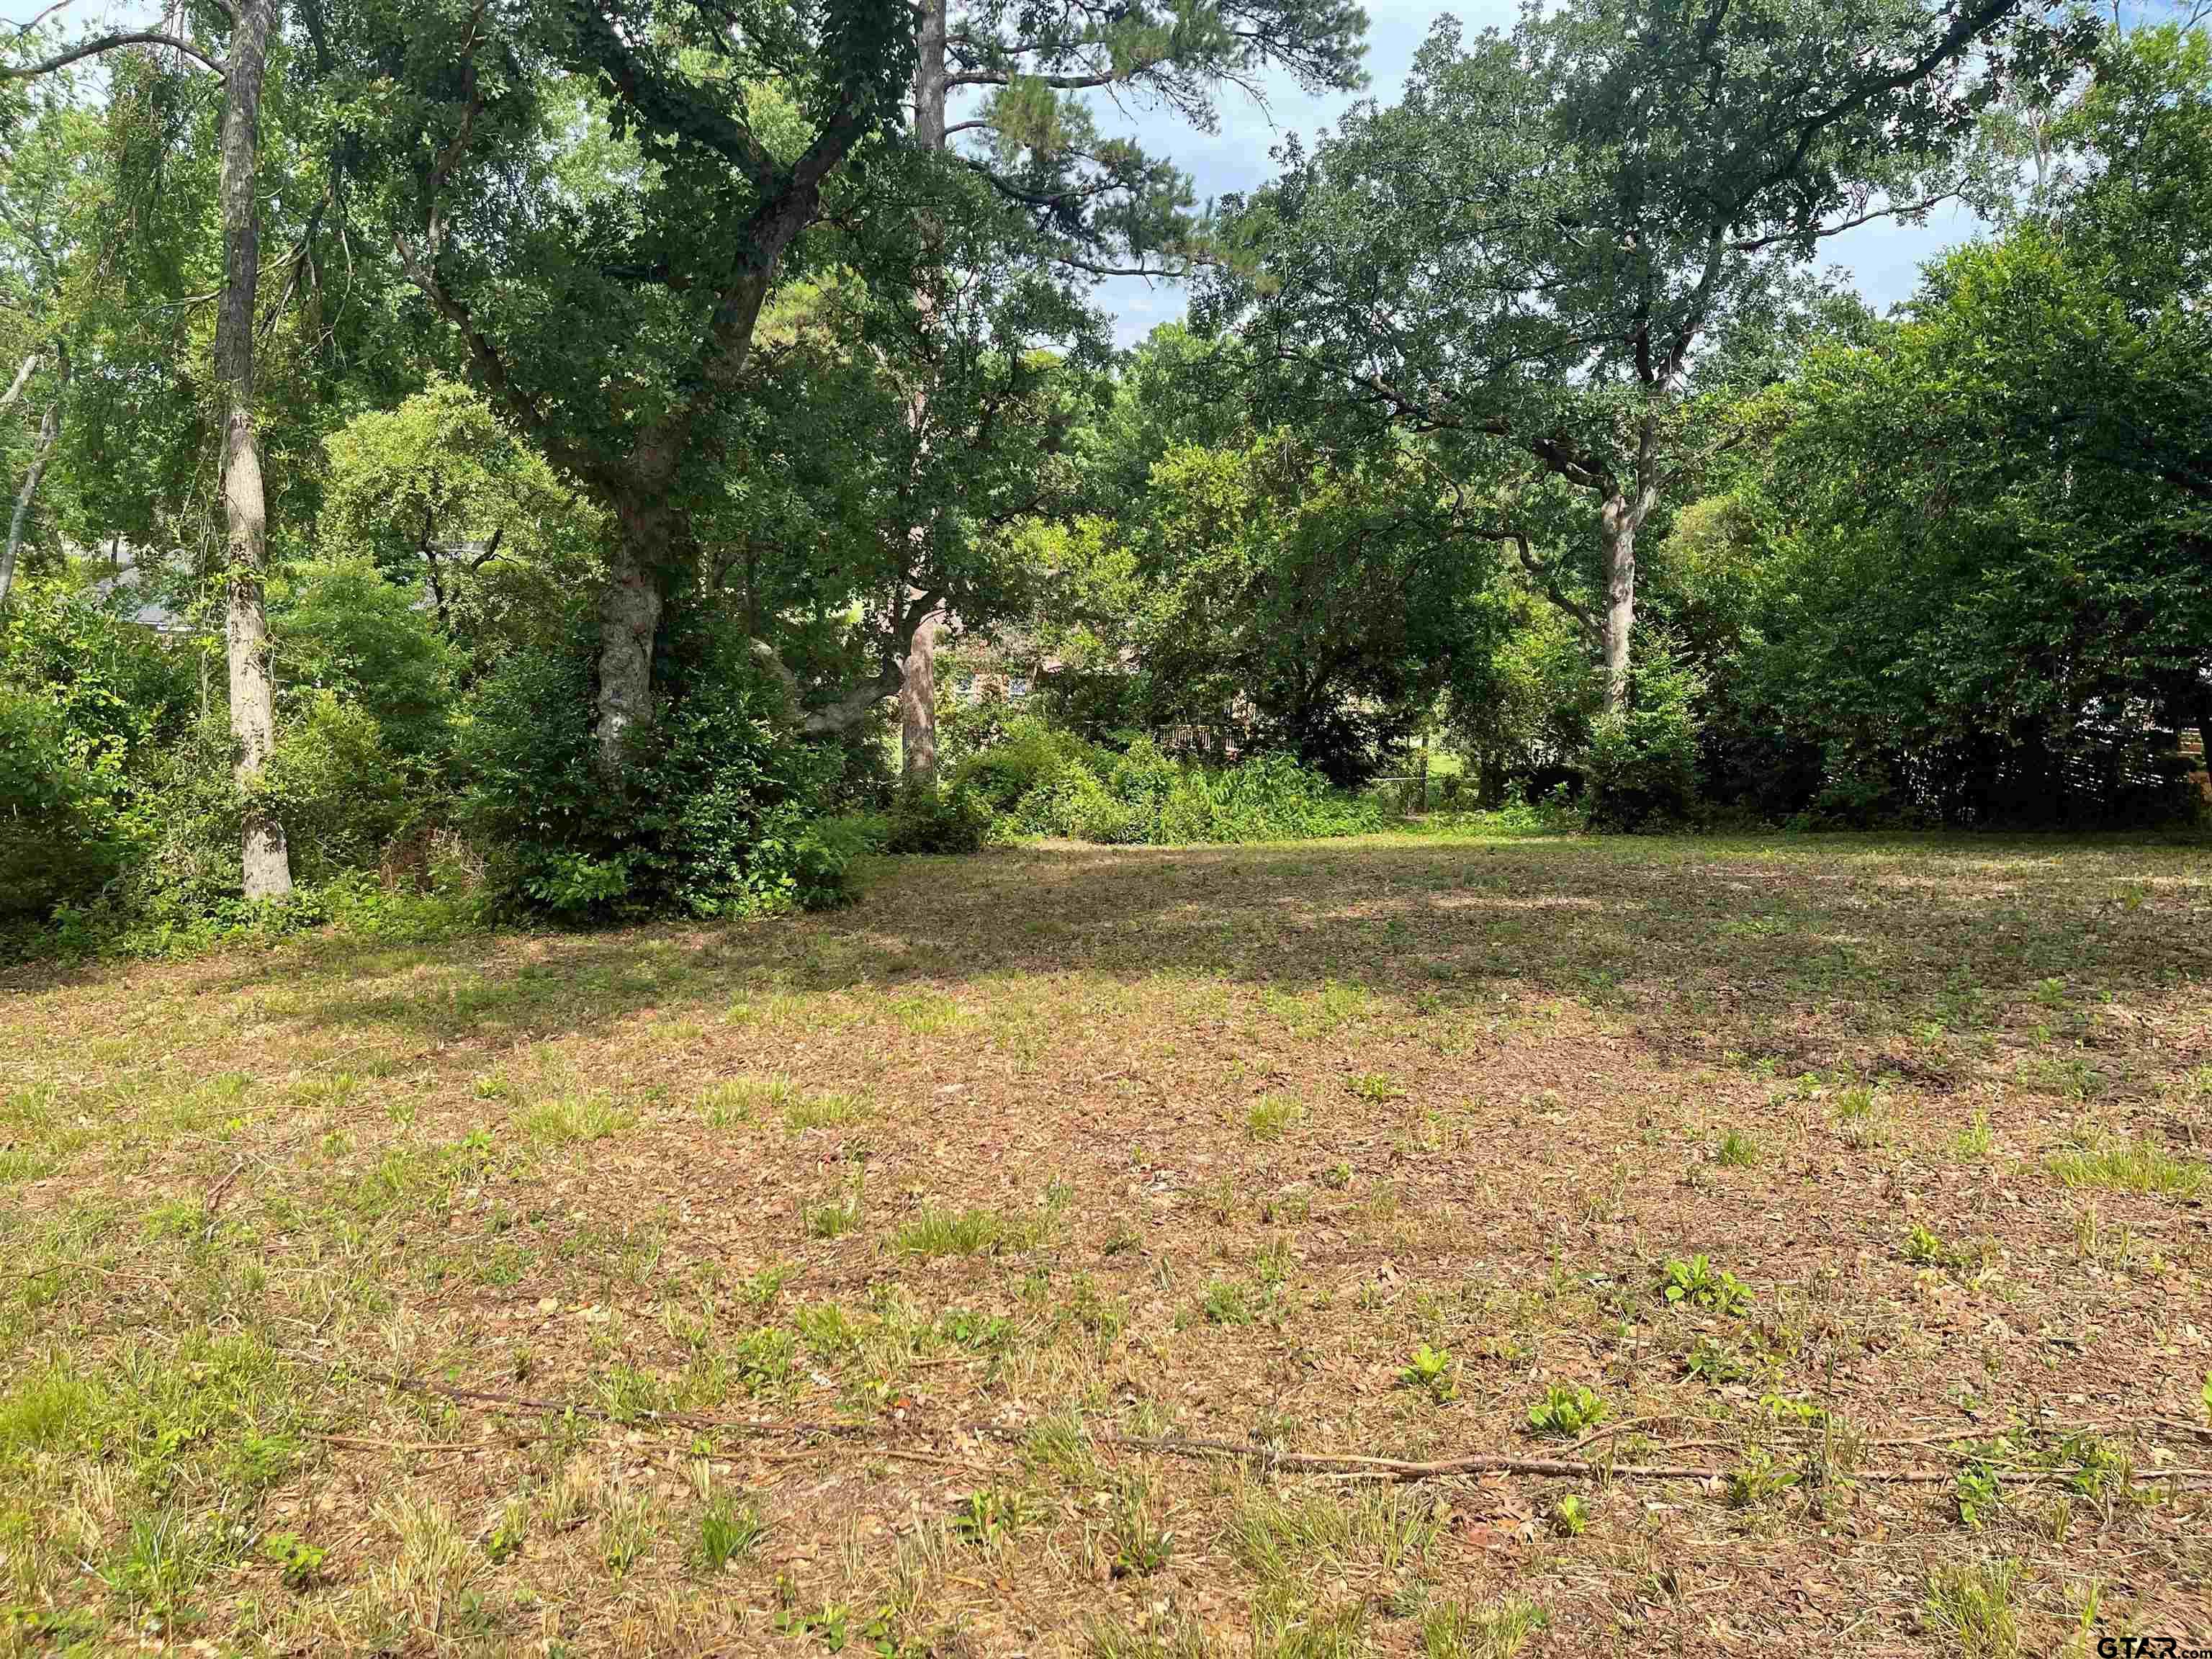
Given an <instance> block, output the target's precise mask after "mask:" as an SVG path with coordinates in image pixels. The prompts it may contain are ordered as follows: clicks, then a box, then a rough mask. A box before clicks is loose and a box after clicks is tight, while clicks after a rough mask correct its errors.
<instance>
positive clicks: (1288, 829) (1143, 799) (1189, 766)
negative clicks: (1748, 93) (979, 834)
mask: <svg viewBox="0 0 2212 1659" xmlns="http://www.w3.org/2000/svg"><path fill="white" fill-rule="evenodd" d="M984 758H985V757H977V759H978V761H979V762H981V760H983V759H984ZM1383 823H1384V818H1383V811H1382V809H1381V808H1380V807H1379V806H1377V805H1376V804H1375V803H1374V802H1373V801H1370V800H1365V799H1361V798H1360V797H1358V796H1355V795H1351V794H1347V793H1344V792H1343V791H1340V790H1338V789H1336V788H1334V787H1332V786H1331V785H1330V784H1329V782H1328V779H1326V778H1324V777H1322V775H1321V774H1319V773H1318V772H1315V771H1311V770H1310V769H1307V768H1305V767H1304V766H1301V765H1300V764H1299V763H1297V761H1296V760H1294V759H1292V758H1291V757H1289V756H1287V755H1255V756H1253V757H1249V758H1248V759H1245V760H1243V761H1240V762H1238V763H1237V764H1236V765H1234V766H1227V767H1218V768H1212V767H1205V766H1200V765H1198V764H1196V763H1192V762H1188V761H1180V760H1176V759H1174V758H1172V757H1170V756H1168V755H1167V754H1165V753H1164V752H1163V751H1162V750H1160V749H1159V748H1158V746H1157V745H1155V744H1153V743H1152V741H1151V740H1150V739H1148V738H1140V739H1139V740H1138V741H1137V742H1135V743H1133V744H1131V745H1130V747H1129V750H1128V751H1127V753H1126V754H1124V755H1121V756H1120V757H1115V758H1113V759H1111V760H1109V761H1106V762H1104V763H1103V764H1097V765H1093V764H1086V763H1084V762H1083V761H1081V760H1079V759H1077V758H1075V757H1072V756H1063V757H1062V758H1061V761H1060V764H1059V765H1058V766H1057V767H1056V768H1055V769H1053V770H1052V771H1051V772H1050V773H1049V775H1048V776H1046V778H1045V779H1044V781H1042V782H1040V783H1038V784H1037V785H1036V786H1035V787H1032V788H1030V790H1028V791H1027V792H1026V793H1024V794H1023V795H1022V796H1021V797H1020V798H1019V799H1018V800H1016V801H1015V802H1014V804H1013V805H1012V808H1011V809H1010V810H1007V811H1005V812H1004V813H1003V815H1002V817H1001V820H1000V827H1001V829H1003V830H1005V831H1009V832H1011V833H1012V834H1015V835H1032V836H1068V837H1070V838H1072V839H1074V840H1077V841H1091V842H1101V843H1103V844H1106V845H1109V846H1139V845H1144V846H1175V845H1187V844H1193V843H1200V842H1261V841H1304V840H1310V839H1314V838H1316V837H1322V836H1357V835H1370V834H1373V833H1375V832H1376V831H1377V830H1379V829H1382V828H1383Z"/></svg>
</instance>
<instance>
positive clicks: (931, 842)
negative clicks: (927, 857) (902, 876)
mask: <svg viewBox="0 0 2212 1659" xmlns="http://www.w3.org/2000/svg"><path fill="white" fill-rule="evenodd" d="M990 829H991V814H990V811H989V809H988V808H987V807H986V806H985V805H983V804H982V802H981V801H980V800H978V799H976V798H975V795H974V794H973V793H970V792H969V791H968V790H967V789H964V788H952V789H945V790H936V789H922V788H908V789H902V790H901V791H900V792H899V796H898V799H897V800H896V802H895V803H894V804H893V805H892V807H891V812H890V818H889V820H888V821H887V823H886V826H885V834H884V851H885V852H889V853H973V852H975V850H976V849H977V848H981V846H982V844H983V840H984V837H985V836H987V835H988V834H989V833H990Z"/></svg>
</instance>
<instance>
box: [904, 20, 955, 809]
mask: <svg viewBox="0 0 2212 1659" xmlns="http://www.w3.org/2000/svg"><path fill="white" fill-rule="evenodd" d="M947 3H948V0H921V17H920V21H919V22H918V23H917V24H916V26H915V49H916V57H917V62H916V64H915V76H914V136H915V143H918V144H920V145H921V147H922V148H923V149H929V150H941V149H944V148H945V8H946V5H947ZM923 313H924V314H923V317H922V326H923V328H924V329H925V330H927V327H928V325H929V323H930V320H931V319H930V317H929V315H928V307H927V301H925V302H924V307H923ZM925 413H926V405H925V404H921V403H919V402H918V403H917V406H916V408H915V422H916V423H917V424H919V423H920V422H921V419H922V418H923V416H924V415H925ZM938 623H939V618H938V617H936V616H930V617H925V618H923V620H922V623H921V627H919V628H917V629H915V631H914V638H913V640H912V641H911V642H910V643H909V644H908V647H907V652H906V666H905V670H904V671H903V673H902V676H901V678H900V682H899V775H900V777H901V779H902V781H904V782H905V783H906V784H907V785H908V787H912V788H919V789H934V788H936V787H937V630H938Z"/></svg>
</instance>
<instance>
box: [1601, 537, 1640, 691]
mask: <svg viewBox="0 0 2212 1659" xmlns="http://www.w3.org/2000/svg"><path fill="white" fill-rule="evenodd" d="M1636 530H1637V523H1636V520H1635V518H1634V516H1633V515H1632V513H1631V512H1630V510H1629V505H1628V503H1627V501H1625V500H1623V499H1622V498H1621V497H1620V496H1619V495H1608V496H1607V497H1606V500H1605V502H1604V505H1603V506H1601V507H1600V508H1599V509H1598V536H1599V539H1600V541H1601V544H1602V545H1603V547H1604V550H1605V617H1604V622H1605V627H1604V632H1603V638H1604V647H1605V711H1606V713H1607V714H1626V713H1627V712H1628V672H1629V647H1630V645H1631V643H1632V641H1631V635H1632V633H1633V632H1634V630H1635V627H1636Z"/></svg>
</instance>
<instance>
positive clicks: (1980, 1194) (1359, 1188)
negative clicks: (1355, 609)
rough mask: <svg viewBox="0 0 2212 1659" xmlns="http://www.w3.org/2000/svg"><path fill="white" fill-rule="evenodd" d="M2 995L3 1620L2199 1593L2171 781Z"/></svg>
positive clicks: (1801, 1633)
mask: <svg viewBox="0 0 2212 1659" xmlns="http://www.w3.org/2000/svg"><path fill="white" fill-rule="evenodd" d="M0 988H4V994H0V1079H4V1085H0V1270H4V1271H0V1651H5V1650H15V1649H27V1650H45V1649H46V1648H47V1647H49V1646H64V1645H66V1644H69V1643H70V1642H71V1641H77V1640H82V1641H89V1642H90V1643H92V1644H94V1646H95V1647H116V1646H130V1645H133V1644H136V1643H137V1642H138V1641H139V1640H140V1639H141V1638H144V1637H147V1636H149V1635H150V1636H155V1637H159V1636H162V1635H169V1636H172V1637H173V1638H174V1639H175V1640H177V1641H178V1642H179V1644H191V1643H194V1642H204V1643H207V1644H212V1646H213V1648H214V1649H215V1650H222V1651H232V1650H245V1651H249V1652H262V1651H266V1652H289V1653H301V1654H307V1653H313V1654H324V1653H338V1652H348V1651H351V1652H407V1653H428V1652H434V1651H435V1652H441V1653H443V1652H453V1653H514V1654H533V1655H537V1654H544V1655H557V1654H561V1653H564V1652H565V1653H570V1654H578V1655H581V1654H599V1653H647V1652H659V1653H687V1654H688V1653H696V1652H703V1651H721V1652H745V1653H750V1652H758V1651H770V1652H775V1651H790V1652H793V1653H821V1652H828V1651H832V1650H839V1649H841V1648H842V1650H845V1651H848V1652H876V1651H883V1652H892V1653H913V1654H923V1653H933V1654H943V1655H953V1654H976V1655H985V1654H991V1655H997V1654H1013V1653H1026V1654H1030V1655H1037V1656H1043V1655H1055V1654H1062V1653H1091V1654H1097V1655H1100V1656H1125V1655H1137V1654H1146V1653H1161V1654H1170V1655H1178V1656H1182V1655H1198V1654H1206V1653H1219V1654H1223V1655H1245V1654H1258V1655H1270V1656H1285V1659H1287V1656H1316V1659H1319V1656H1334V1655H1358V1654H1364V1653H1370V1652H1371V1653H1377V1654H1409V1653H1410V1654H1420V1655H1425V1656H1431V1659H1456V1656H1467V1659H1477V1656H1480V1659H1503V1656H1506V1655H1510V1654H1514V1653H1524V1654H1529V1655H1541V1654H1553V1655H1568V1654H1573V1655H1581V1654H1594V1653H1620V1654H1645V1653H1652V1652H1668V1653H1697V1654H1723V1653H1738V1652H1757V1651H1787V1652H1802V1653H1819V1654H1828V1653H1852V1654H1859V1653H1866V1654H1875V1653H1881V1654H1891V1653H1896V1654H1905V1653H1912V1654H1917V1653H1923V1652H1943V1653H1963V1654H1969V1655H1990V1656H1995V1655H2006V1654H2011V1653H2015V1652H2018V1653H2022V1654H2047V1653H2057V1652H2063V1651H2069V1650H2070V1651H2075V1652H2079V1653H2083V1654H2089V1653H2093V1652H2094V1651H2095V1641H2096V1638H2097V1637H2098V1636H2100V1635H2106V1634H2127V1633H2137V1634H2155V1633H2166V1634H2172V1635H2175V1636H2178V1637H2179V1638H2182V1641H2183V1644H2184V1645H2185V1646H2186V1645H2188V1644H2190V1643H2191V1641H2194V1642H2197V1643H2204V1642H2212V1601H2208V1592H2207V1590H2206V1588H2205V1586H2206V1585H2207V1584H2208V1583H2212V1480H2208V1479H2207V1478H2206V1476H2207V1471H2208V1468H2212V1428H2208V1423H2207V1398H2206V1391H2207V1389H2208V1386H2209V1385H2208V1383H2207V1372H2208V1370H2212V1229H2208V1225H2207V1223H2208V1213H2209V1212H2208V1210H2207V1208H2206V1202H2207V1200H2208V1199H2212V1179H2208V1173H2207V1166H2206V1162H2205V1160H2206V1159H2207V1158H2208V1157H2212V1152H2208V1150H2207V1144H2208V1139H2212V852H2208V851H2207V850H2206V849H2204V848H2202V847H2197V848H2187V847H2160V846H2148V845H2125V844H2121V843H2101V842H2100V843H2089V844H2083V843H2067V844H2063V845H2062V844H2060V843H2057V842H1995V841H1966V840H1927V841H1917V840H1901V841H1889V842H1872V841H1864V840H1824V839H1802V840H1788V841H1770V842H1754V841H1741V842H1711V841H1705V842H1667V841H1654V842H1620V841H1613V842H1498V843H1486V842H1464V841H1462V842H1434V841H1420V840H1416V839H1411V838H1403V837H1394V838H1389V839H1385V840H1378V841H1373V842H1342V843H1326V844H1309V845H1302V846H1297V847H1266V848H1225V849H1212V850H1205V851H1109V850H1103V849H1096V848H1030V849H1024V850H1021V851H1017V852H1010V853H997V854H986V855H983V856H981V857H978V858H975V859H971V860H959V861H952V860H906V861H903V862H902V863H900V864H899V865H898V866H896V868H894V869H890V870H888V871H887V872H884V875H883V876H882V878H881V879H880V880H879V882H878V885H877V886H876V888H875V889H874V890H873V891H872V894H871V896H870V897H869V899H868V901H867V902H866V903H865V904H863V905H862V906H860V908H855V909H854V910H851V911H848V912H846V913H843V914H841V915H831V916H826V917H815V918H805V919H797V920H792V921H776V922H771V923H762V924H745V925H738V926H730V927H653V928H643V929H638V930H635V931H629V932H623V933H604V934H599V935H592V936H584V937H572V936H563V937H524V936H513V935H509V936H496V937H485V938H477V939H462V940H458V941H448V942H444V943H440V944H436V945H418V946H398V945H386V944H378V943H374V942H368V941H363V940H360V939H343V938H325V939H309V940H305V941H301V942H296V943H294V944H289V945H283V946H282V947H279V948H276V949H271V950H268V951H257V952H252V953H246V952H233V953H230V954H226V955H222V956H217V957H210V958H207V959H204V960H200V961H195V962H191V963H181V964H161V965H148V966H134V967H119V966H102V967H96V968H91V969H82V970H77V971H70V972H66V973H63V974H59V975H57V974H56V973H54V972H53V971H52V970H46V971H43V972H40V971H29V970H26V971H22V972H19V973H17V974H16V975H15V976H14V978H13V979H12V981H8V982H6V983H5V985H4V987H0ZM1358 1458H1370V1459H1376V1458H1379V1459H1394V1460H1401V1461H1406V1462H1452V1461H1454V1460H1457V1461H1458V1462H1459V1463H1460V1465H1461V1467H1459V1468H1457V1469H1456V1470H1455V1471H1451V1472H1437V1473H1431V1474H1426V1475H1425V1476H1421V1477H1420V1478H1413V1479H1407V1480H1399V1479H1396V1478H1395V1476H1396V1475H1397V1474H1401V1473H1403V1472H1402V1471H1397V1470H1393V1469H1390V1468H1384V1467H1381V1466H1378V1465H1375V1464H1361V1463H1359V1462H1356V1461H1352V1460H1356V1459H1358ZM1331 1459H1342V1460H1344V1461H1340V1462H1334V1463H1332V1462H1330V1461H1329V1460H1331ZM1543 1460H1553V1461H1556V1462H1559V1463H1561V1464H1564V1465H1565V1466H1566V1470H1567V1472H1566V1473H1565V1474H1556V1473H1554V1474H1546V1473H1538V1472H1531V1471H1529V1470H1528V1469H1526V1468H1514V1467H1509V1466H1510V1465H1514V1464H1527V1463H1532V1462H1540V1461H1543ZM1670 1471H1671V1472H1674V1473H1670ZM2192 1471H2193V1472H2194V1474H2191V1473H2190V1472H2192ZM1775 1644H1781V1645H1779V1646H1777V1645H1775Z"/></svg>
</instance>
